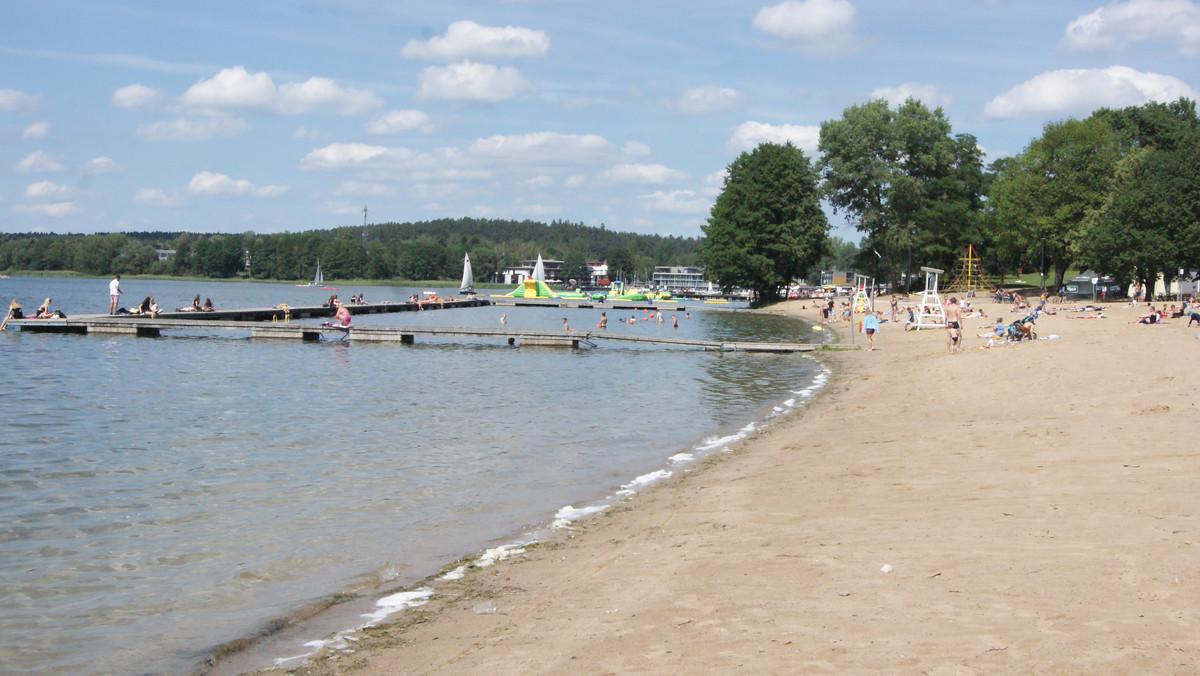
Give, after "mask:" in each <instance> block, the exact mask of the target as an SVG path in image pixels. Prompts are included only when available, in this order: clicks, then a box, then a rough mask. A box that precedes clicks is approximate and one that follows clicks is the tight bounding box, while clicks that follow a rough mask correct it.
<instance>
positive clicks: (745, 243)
mask: <svg viewBox="0 0 1200 676" xmlns="http://www.w3.org/2000/svg"><path fill="white" fill-rule="evenodd" d="M819 199H820V195H819V193H818V190H817V176H816V173H815V172H814V171H813V168H812V166H811V165H810V164H809V161H808V158H807V157H805V155H804V152H803V151H801V150H800V149H799V148H796V147H795V146H793V145H792V144H791V143H787V144H785V145H779V144H777V143H763V144H761V145H759V146H758V147H757V148H755V149H754V150H753V151H751V152H744V153H742V154H741V155H739V156H738V157H737V159H735V160H734V161H733V163H732V164H730V165H729V168H728V171H727V173H726V176H725V184H724V187H723V189H722V190H721V194H720V195H718V196H717V200H716V203H715V204H713V207H712V212H711V215H710V216H709V219H708V224H707V225H705V226H703V228H702V229H703V230H704V235H705V239H704V243H703V246H702V247H701V249H700V259H701V261H702V262H703V263H704V265H705V266H707V276H708V278H709V279H712V280H713V281H715V282H717V283H718V284H720V286H721V289H722V290H724V291H730V290H732V289H733V287H742V288H746V289H751V290H752V291H754V294H755V302H756V304H759V305H762V304H767V303H771V302H774V301H776V300H777V299H779V297H780V290H781V289H783V288H784V287H786V285H787V284H790V283H791V282H792V280H793V279H796V278H797V277H800V276H801V275H802V274H804V272H805V271H807V270H808V269H809V268H810V267H812V265H813V264H815V263H816V262H817V261H818V260H820V258H821V256H823V255H824V254H825V252H826V251H827V247H828V241H829V237H828V234H827V233H828V231H829V223H828V221H827V220H826V218H825V213H824V212H823V211H822V210H821V205H820V203H819ZM611 265H612V261H611V260H610V261H609V266H610V269H611Z"/></svg>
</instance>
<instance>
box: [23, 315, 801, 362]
mask: <svg viewBox="0 0 1200 676" xmlns="http://www.w3.org/2000/svg"><path fill="white" fill-rule="evenodd" d="M356 307H359V308H361V307H363V306H356ZM175 314H184V315H187V317H186V318H185V319H177V318H173V317H172V318H164V317H163V316H159V317H158V318H156V319H151V318H149V317H142V316H136V315H134V316H129V317H113V316H109V315H88V316H82V315H81V316H78V317H71V318H68V319H17V320H12V321H10V322H9V326H15V327H19V328H20V330H21V332H23V333H24V332H29V333H78V334H102V335H104V334H108V335H112V334H117V335H130V336H143V337H157V336H160V335H161V334H162V332H163V331H210V330H233V331H245V332H249V333H250V335H251V337H254V338H275V339H289V340H302V341H306V342H317V341H320V340H321V339H322V336H326V335H327V334H334V339H337V340H341V339H345V340H348V341H350V342H359V341H362V342H395V343H404V344H411V343H413V342H415V339H416V337H417V336H423V337H436V338H444V337H465V338H474V339H485V340H488V341H492V340H494V341H496V342H497V343H499V344H506V343H507V344H511V345H520V346H548V347H573V348H577V347H579V345H580V343H584V344H588V345H594V344H595V343H596V342H597V341H614V342H623V343H641V344H648V345H661V346H667V347H678V348H690V349H700V350H714V351H721V352H781V353H788V352H810V351H813V350H818V349H821V347H822V346H821V345H815V344H810V343H757V342H729V341H716V340H698V339H690V338H670V337H655V336H635V335H629V334H623V333H610V332H608V331H591V330H588V331H562V330H539V329H520V328H508V327H504V328H470V327H431V326H361V327H359V326H356V327H353V328H352V329H350V330H348V331H347V330H345V329H338V328H335V327H329V326H322V325H320V324H306V323H301V322H285V321H274V322H272V321H266V322H264V321H245V320H233V319H221V318H218V317H204V318H198V317H195V315H197V314H200V313H195V312H188V313H172V315H175ZM204 314H206V315H213V314H215V313H204ZM293 316H295V315H293Z"/></svg>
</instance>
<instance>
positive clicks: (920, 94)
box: [871, 82, 954, 108]
mask: <svg viewBox="0 0 1200 676" xmlns="http://www.w3.org/2000/svg"><path fill="white" fill-rule="evenodd" d="M871 98H872V99H883V100H885V101H887V102H888V105H890V106H892V107H893V108H894V107H896V106H899V105H900V104H902V103H904V102H905V101H907V100H908V99H910V98H914V99H917V100H919V101H921V102H922V103H924V104H925V105H927V106H929V107H931V108H936V107H939V106H942V107H944V106H949V105H951V104H952V103H954V97H953V96H950V95H949V94H946V93H944V92H942V91H941V90H939V89H938V88H937V87H935V86H933V85H924V84H919V83H916V82H905V83H904V84H902V85H900V86H897V87H880V88H879V89H876V90H875V91H873V92H871Z"/></svg>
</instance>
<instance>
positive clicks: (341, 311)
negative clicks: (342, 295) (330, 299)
mask: <svg viewBox="0 0 1200 676" xmlns="http://www.w3.org/2000/svg"><path fill="white" fill-rule="evenodd" d="M334 307H336V308H337V312H335V313H334V315H333V318H334V321H333V322H325V326H332V327H333V328H337V329H345V330H347V331H349V330H350V328H351V326H350V310H349V309H348V308H347V307H346V306H345V305H343V304H342V301H340V300H335V301H334Z"/></svg>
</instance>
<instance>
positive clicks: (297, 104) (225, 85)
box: [179, 66, 383, 115]
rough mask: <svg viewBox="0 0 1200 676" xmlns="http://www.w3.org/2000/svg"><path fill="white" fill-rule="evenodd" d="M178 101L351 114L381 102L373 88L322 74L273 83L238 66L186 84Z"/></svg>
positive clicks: (195, 106)
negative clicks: (342, 82)
mask: <svg viewBox="0 0 1200 676" xmlns="http://www.w3.org/2000/svg"><path fill="white" fill-rule="evenodd" d="M179 100H180V103H181V104H182V105H183V106H184V107H186V108H188V109H190V110H194V111H198V112H202V113H204V114H215V113H222V112H230V111H254V112H259V113H272V114H278V115H297V114H300V113H309V112H324V113H336V114H340V115H355V114H358V113H362V112H365V111H367V110H371V109H374V108H378V107H379V106H381V105H383V101H382V100H381V99H380V98H379V97H378V96H376V95H375V94H374V93H373V92H370V91H367V90H363V89H351V88H348V87H342V86H341V85H339V84H338V83H337V82H334V81H333V80H330V79H329V78H323V77H311V78H309V79H307V80H305V81H304V82H296V83H286V84H282V85H279V86H276V85H275V82H274V80H272V79H271V76H270V75H268V74H266V73H250V72H247V71H246V69H245V68H244V67H242V66H235V67H233V68H225V69H222V70H221V72H219V73H217V74H216V75H214V76H213V77H211V78H209V79H206V80H200V81H199V82H197V83H196V84H194V85H192V86H191V87H189V88H188V90H187V91H186V92H184V93H183V96H182V97H180V99H179Z"/></svg>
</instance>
